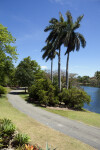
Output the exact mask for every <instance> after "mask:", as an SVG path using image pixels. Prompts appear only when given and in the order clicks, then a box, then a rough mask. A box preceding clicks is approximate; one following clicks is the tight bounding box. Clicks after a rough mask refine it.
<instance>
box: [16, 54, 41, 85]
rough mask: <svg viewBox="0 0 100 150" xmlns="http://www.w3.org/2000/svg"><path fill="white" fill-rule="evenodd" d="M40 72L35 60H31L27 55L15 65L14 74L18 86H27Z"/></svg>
mask: <svg viewBox="0 0 100 150" xmlns="http://www.w3.org/2000/svg"><path fill="white" fill-rule="evenodd" d="M40 74H41V70H40V66H39V65H38V63H37V62H36V61H35V60H31V58H30V57H27V58H24V60H23V61H21V62H20V63H19V65H18V66H17V69H16V74H15V76H16V79H17V81H18V84H19V86H24V87H29V86H31V85H32V84H33V81H34V80H35V79H37V78H38V77H39V76H40Z"/></svg>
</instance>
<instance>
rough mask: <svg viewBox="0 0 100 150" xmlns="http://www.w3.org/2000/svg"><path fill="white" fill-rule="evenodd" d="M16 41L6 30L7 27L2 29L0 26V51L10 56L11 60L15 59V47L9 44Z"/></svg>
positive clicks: (0, 25)
mask: <svg viewBox="0 0 100 150" xmlns="http://www.w3.org/2000/svg"><path fill="white" fill-rule="evenodd" d="M15 41H16V39H15V38H14V37H13V36H12V35H11V33H10V32H9V31H8V30H7V27H4V26H3V25H2V24H0V51H2V52H3V53H5V54H6V56H7V55H10V57H11V58H13V59H16V58H17V57H16V56H17V52H16V47H15V46H11V45H10V44H12V43H15Z"/></svg>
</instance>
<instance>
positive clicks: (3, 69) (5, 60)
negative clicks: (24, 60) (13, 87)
mask: <svg viewBox="0 0 100 150" xmlns="http://www.w3.org/2000/svg"><path fill="white" fill-rule="evenodd" d="M13 70H14V65H13V62H12V58H11V57H9V56H6V54H5V53H4V52H3V51H0V84H1V85H3V86H8V85H9V84H10V79H11V74H12V72H13Z"/></svg>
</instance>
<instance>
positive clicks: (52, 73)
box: [51, 59, 53, 83]
mask: <svg viewBox="0 0 100 150" xmlns="http://www.w3.org/2000/svg"><path fill="white" fill-rule="evenodd" d="M51 82H52V83H53V59H51Z"/></svg>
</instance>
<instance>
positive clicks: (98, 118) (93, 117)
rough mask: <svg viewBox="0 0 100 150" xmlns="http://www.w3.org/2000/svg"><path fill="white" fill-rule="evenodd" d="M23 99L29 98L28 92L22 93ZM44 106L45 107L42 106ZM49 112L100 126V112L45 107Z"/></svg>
mask: <svg viewBox="0 0 100 150" xmlns="http://www.w3.org/2000/svg"><path fill="white" fill-rule="evenodd" d="M20 96H21V97H22V98H23V99H25V100H27V98H28V94H21V95H20ZM42 108H43V107H42ZM43 109H45V110H47V111H49V112H52V113H55V114H58V115H61V116H63V117H67V118H70V119H73V120H77V121H79V122H83V123H85V124H88V125H91V126H95V127H100V114H97V113H93V112H90V111H87V110H83V111H74V110H70V109H68V110H67V109H66V110H57V109H55V108H54V109H50V108H43Z"/></svg>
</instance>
